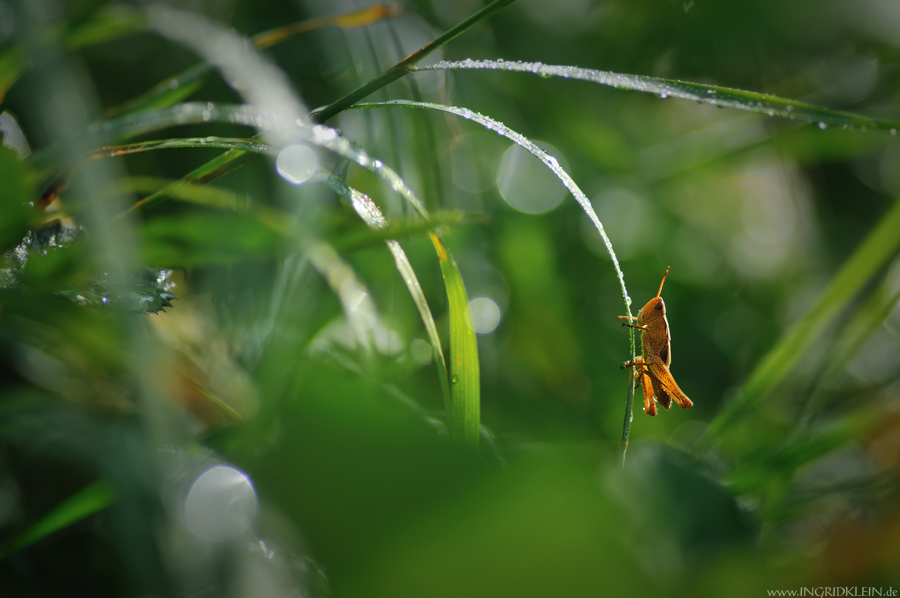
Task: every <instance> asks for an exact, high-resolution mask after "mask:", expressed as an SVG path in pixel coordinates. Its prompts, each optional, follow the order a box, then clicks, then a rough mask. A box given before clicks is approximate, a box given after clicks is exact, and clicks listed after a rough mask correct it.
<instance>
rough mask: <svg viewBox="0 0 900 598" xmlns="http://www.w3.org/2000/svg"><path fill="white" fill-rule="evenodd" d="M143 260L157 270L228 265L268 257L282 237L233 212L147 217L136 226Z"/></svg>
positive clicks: (278, 249) (281, 245)
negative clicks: (142, 251)
mask: <svg viewBox="0 0 900 598" xmlns="http://www.w3.org/2000/svg"><path fill="white" fill-rule="evenodd" d="M140 232H141V239H142V243H143V247H144V257H145V259H146V261H147V263H148V264H150V265H154V266H158V267H180V268H184V267H191V266H197V265H202V264H229V263H232V262H234V261H241V260H258V259H264V258H269V257H272V256H274V255H276V254H278V253H280V252H281V251H283V250H284V238H283V237H282V236H281V235H279V234H278V233H276V232H274V231H272V229H271V228H269V227H267V226H266V225H264V224H262V223H261V222H260V221H259V220H257V219H255V218H252V217H250V216H248V215H245V214H238V213H233V212H211V213H202V214H185V215H181V216H177V217H176V216H165V217H156V218H151V219H149V220H148V221H147V222H145V223H144V224H143V225H142V226H141V227H140Z"/></svg>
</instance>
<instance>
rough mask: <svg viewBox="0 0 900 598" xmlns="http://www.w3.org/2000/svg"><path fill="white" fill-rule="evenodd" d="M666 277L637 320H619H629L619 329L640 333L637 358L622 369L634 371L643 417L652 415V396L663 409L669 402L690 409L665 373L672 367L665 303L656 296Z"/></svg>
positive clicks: (660, 291) (683, 396) (670, 404)
mask: <svg viewBox="0 0 900 598" xmlns="http://www.w3.org/2000/svg"><path fill="white" fill-rule="evenodd" d="M668 274H669V269H668V268H666V273H665V274H663V278H662V282H660V283H659V292H657V293H656V297H654V298H653V299H651V300H650V301H648V302H647V305H645V306H644V307H642V308H641V311H640V312H638V316H637V318H633V317H632V318H629V316H619V319H620V320H629V321H628V322H623V323H622V326H630V327H631V328H637V329H638V330H640V331H641V356H640V357H636V358H635V359H634V362H631V361H626V362H625V365H623V366H622V369H625V368H627V367H629V366H632V367H634V374H635V377H636V378H638V379H639V380H640V384H641V388H642V389H643V391H644V412H645V413H646V414H647V415H656V403H655V402H654V401H653V395H656V400H657V401H658V402H659V404H660V405H662V406H663V408H665V409H668V408H669V407H671V406H672V399H674V400H675V402H676V403H678V404H679V405H681V406H682V407H683V408H684V409H687V408H688V407H691V406H693V405H694V403H692V402H691V400H690V399H689V398H687V395H685V394H684V392H682V390H681V389H680V388H679V387H678V384H677V383H676V382H675V378H673V377H672V372H670V371H669V366H670V365H671V364H672V347H671V343H672V337H671V336H670V335H669V321H668V320H667V319H666V303H665V301H663V298H662V297H661V296H660V295H661V294H662V288H663V284H665V282H666V276H667V275H668ZM633 320H637V324H631V321H633Z"/></svg>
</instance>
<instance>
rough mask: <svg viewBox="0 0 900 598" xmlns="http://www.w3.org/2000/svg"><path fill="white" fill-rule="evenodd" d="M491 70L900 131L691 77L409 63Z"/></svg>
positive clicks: (529, 65)
mask: <svg viewBox="0 0 900 598" xmlns="http://www.w3.org/2000/svg"><path fill="white" fill-rule="evenodd" d="M452 69H464V70H490V71H498V70H502V71H513V72H520V73H532V74H535V75H538V76H540V77H562V78H564V79H579V80H582V81H591V82H593V83H599V84H600V85H606V86H609V87H615V88H617V89H628V90H632V91H640V92H643V93H652V94H654V95H657V96H659V97H660V98H679V99H683V100H692V101H694V102H700V103H701V104H711V105H713V106H718V107H720V108H732V109H735V110H744V111H747V112H755V113H757V114H765V115H767V116H781V117H784V118H789V119H791V120H801V121H806V122H817V123H819V127H820V128H822V129H824V128H827V127H829V126H839V127H844V128H856V129H862V130H866V129H881V130H884V131H890V133H891V135H896V134H897V131H898V129H900V121H893V120H884V119H880V118H871V117H868V116H863V115H860V114H854V113H852V112H844V111H843V110H832V109H831V108H823V107H821V106H814V105H813V104H807V103H805V102H798V101H796V100H787V99H784V98H780V97H777V96H773V95H768V94H764V93H756V92H753V91H743V90H740V89H731V88H728V87H719V86H716V85H702V84H700V83H691V82H689V81H675V80H672V79H659V78H657V77H646V76H643V75H628V74H623V73H613V72H610V71H601V70H597V69H586V68H581V67H576V66H566V65H553V64H543V63H541V62H507V61H505V60H471V59H467V60H463V61H459V62H438V63H436V64H429V65H426V66H421V67H410V68H409V70H412V71H438V70H452Z"/></svg>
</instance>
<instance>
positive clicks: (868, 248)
mask: <svg viewBox="0 0 900 598" xmlns="http://www.w3.org/2000/svg"><path fill="white" fill-rule="evenodd" d="M897 231H900V201H896V202H894V205H893V206H892V207H891V209H890V210H889V211H888V212H887V213H886V214H885V215H884V216H883V217H882V218H881V220H880V221H879V222H878V224H877V225H876V226H875V228H874V229H873V230H872V231H871V232H870V233H869V234H868V235H867V236H866V238H865V239H864V240H863V242H862V243H861V244H860V245H859V247H857V248H856V251H854V252H853V254H852V255H851V256H850V257H849V258H848V259H847V261H845V262H844V265H843V266H841V269H840V270H839V271H838V272H837V274H835V276H834V278H832V279H831V282H830V283H829V284H828V286H827V287H826V288H825V289H824V290H823V291H822V293H821V294H820V295H819V298H818V299H817V300H816V302H815V304H813V306H812V307H811V308H810V309H809V311H807V312H806V314H805V315H804V316H803V317H802V318H800V320H798V321H797V322H796V323H795V324H794V325H793V326H792V327H791V329H790V330H789V331H788V332H787V333H786V334H785V335H784V336H782V337H781V339H780V340H779V341H778V344H776V345H775V346H774V347H773V348H772V349H771V350H770V351H769V352H768V353H767V354H766V355H765V356H764V357H763V358H762V359H761V360H760V362H759V363H758V364H757V366H756V368H755V369H754V370H753V372H752V373H751V374H750V375H749V376H748V378H747V381H746V382H745V383H744V387H743V389H742V390H741V392H740V394H739V395H738V396H737V397H735V398H734V400H732V401H731V403H729V404H728V405H727V406H726V407H725V408H724V409H723V410H722V412H721V413H719V415H718V416H716V418H715V420H713V422H712V423H711V424H710V427H709V430H708V431H707V432H706V434H705V435H704V436H703V438H702V439H701V440H700V442H699V443H698V445H697V447H696V448H695V452H698V453H703V452H704V451H706V450H708V449H709V448H710V446H711V445H712V443H713V441H714V440H715V439H716V437H717V436H719V435H720V434H722V432H723V431H724V430H726V429H727V428H728V427H729V426H730V425H731V424H733V423H734V422H735V421H737V420H738V419H739V418H740V416H741V415H742V414H744V413H746V412H747V410H749V409H751V408H752V407H753V406H754V405H755V404H756V403H757V402H758V401H759V400H760V399H761V398H762V397H763V396H765V395H766V393H768V392H769V391H770V390H772V389H773V388H774V387H775V386H776V385H777V384H778V383H779V382H781V380H782V379H783V378H784V377H785V376H786V375H787V373H788V372H790V371H791V369H792V368H793V367H794V365H795V364H796V363H797V361H798V360H799V359H801V358H802V357H803V356H804V354H805V351H806V349H807V348H808V347H809V346H810V345H811V344H812V343H813V341H815V340H816V339H817V338H818V337H819V336H820V335H821V334H822V333H824V331H825V329H826V328H827V327H828V326H829V325H831V324H832V323H833V321H834V319H835V318H836V317H837V316H838V315H839V314H840V313H841V312H842V311H843V310H844V308H846V307H847V305H848V304H849V302H850V301H851V300H852V299H853V298H854V297H855V296H856V295H857V294H858V293H859V292H860V291H861V290H862V289H863V287H865V285H867V284H869V282H870V281H871V280H872V278H873V277H874V276H875V275H876V274H877V273H878V272H879V271H881V269H882V268H884V266H885V265H886V264H888V263H889V262H890V260H891V259H893V258H894V257H895V256H896V255H897V253H898V251H900V234H897Z"/></svg>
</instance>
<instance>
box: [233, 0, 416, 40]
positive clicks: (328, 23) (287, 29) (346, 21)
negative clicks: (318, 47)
mask: <svg viewBox="0 0 900 598" xmlns="http://www.w3.org/2000/svg"><path fill="white" fill-rule="evenodd" d="M401 12H403V7H402V6H399V5H397V4H373V5H372V6H367V7H365V8H362V9H360V10H355V11H353V12H346V13H342V14H339V15H328V16H326V17H316V18H312V19H306V20H305V21H300V22H299V23H294V24H292V25H286V26H284V27H278V28H276V29H270V30H268V31H263V32H262V33H258V34H256V35H254V36H253V37H252V38H250V39H251V41H252V42H253V45H254V46H256V48H257V49H259V50H263V49H265V48H270V47H272V46H274V45H275V44H280V43H281V42H283V41H284V40H286V39H288V38H290V37H293V36H295V35H299V34H301V33H309V32H310V31H316V30H318V29H324V28H326V27H340V28H341V29H352V28H354V27H365V26H367V25H371V24H373V23H377V22H378V21H382V20H384V19H390V18H391V17H395V16H397V15H398V14H400V13H401Z"/></svg>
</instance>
